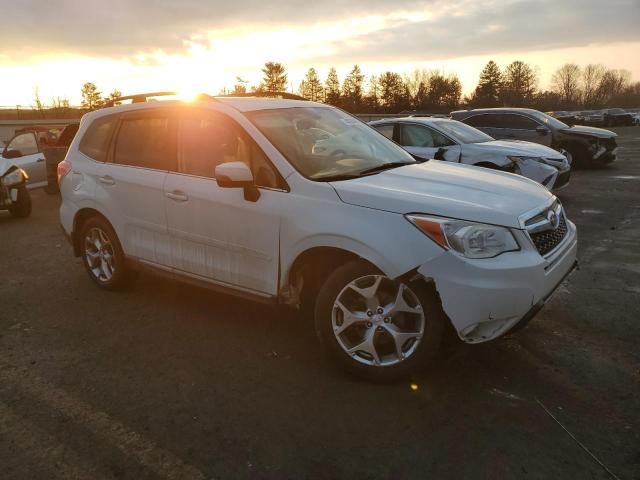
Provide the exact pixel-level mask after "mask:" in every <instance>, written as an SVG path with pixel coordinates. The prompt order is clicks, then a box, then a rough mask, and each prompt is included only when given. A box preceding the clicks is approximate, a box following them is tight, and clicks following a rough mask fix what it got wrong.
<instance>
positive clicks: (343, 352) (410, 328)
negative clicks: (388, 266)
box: [315, 260, 445, 381]
mask: <svg viewBox="0 0 640 480" xmlns="http://www.w3.org/2000/svg"><path fill="white" fill-rule="evenodd" d="M444 325H445V322H444V315H443V313H442V310H441V308H440V305H439V302H438V301H437V298H436V297H435V296H434V295H429V294H428V292H427V291H426V288H424V285H422V284H418V283H416V282H413V283H411V284H410V283H407V282H403V281H398V280H393V279H391V278H389V277H387V276H385V275H383V274H381V273H380V272H379V271H378V270H376V269H375V268H374V267H372V266H371V265H369V264H367V263H366V262H363V261H361V260H356V261H351V262H349V263H347V264H345V265H343V266H341V267H340V268H338V269H337V270H336V271H334V272H333V273H332V274H331V275H330V276H329V278H328V279H327V280H326V281H325V283H324V285H323V286H322V288H321V289H320V293H319V295H318V299H317V302H316V308H315V327H316V333H317V335H318V337H319V339H320V341H321V343H322V344H323V346H324V347H325V349H326V351H327V353H328V354H329V356H330V358H331V359H332V360H333V361H334V362H335V363H336V364H337V365H338V366H340V367H341V368H343V369H345V370H347V371H348V372H350V373H353V374H356V375H358V376H360V377H364V378H367V379H369V380H376V381H390V380H395V379H398V378H401V377H404V376H407V375H409V374H410V373H412V372H414V371H416V370H418V369H420V368H424V367H426V366H427V365H428V364H429V363H430V361H433V359H434V358H435V356H436V354H437V352H438V349H439V347H440V344H441V343H442V338H443V333H444Z"/></svg>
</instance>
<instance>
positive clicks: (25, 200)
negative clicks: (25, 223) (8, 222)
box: [9, 185, 31, 218]
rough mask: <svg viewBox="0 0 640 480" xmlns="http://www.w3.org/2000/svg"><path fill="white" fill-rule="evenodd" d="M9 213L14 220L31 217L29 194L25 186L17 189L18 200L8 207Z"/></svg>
mask: <svg viewBox="0 0 640 480" xmlns="http://www.w3.org/2000/svg"><path fill="white" fill-rule="evenodd" d="M9 213H10V214H11V216H12V217H14V218H27V217H28V216H29V215H31V194H30V193H29V190H27V187H26V186H25V185H22V186H20V187H18V200H17V201H16V202H15V203H12V204H11V205H10V206H9Z"/></svg>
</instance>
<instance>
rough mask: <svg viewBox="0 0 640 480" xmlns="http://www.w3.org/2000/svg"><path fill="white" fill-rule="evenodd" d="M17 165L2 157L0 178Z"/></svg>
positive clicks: (0, 159)
mask: <svg viewBox="0 0 640 480" xmlns="http://www.w3.org/2000/svg"><path fill="white" fill-rule="evenodd" d="M15 166H16V164H15V162H14V161H13V160H11V159H8V158H2V157H0V177H2V176H3V175H4V174H5V173H7V172H8V171H9V169H10V168H11V167H15Z"/></svg>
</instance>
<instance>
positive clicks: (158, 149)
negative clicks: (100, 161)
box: [113, 114, 176, 170]
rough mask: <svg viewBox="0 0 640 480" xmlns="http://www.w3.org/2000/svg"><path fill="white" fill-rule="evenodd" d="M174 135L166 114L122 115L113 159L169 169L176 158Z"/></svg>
mask: <svg viewBox="0 0 640 480" xmlns="http://www.w3.org/2000/svg"><path fill="white" fill-rule="evenodd" d="M174 136H175V134H174V133H173V129H172V128H171V124H170V119H169V116H168V115H161V114H158V115H157V116H154V115H145V116H140V117H139V118H136V117H130V118H123V119H122V122H121V123H120V128H119V129H118V136H117V138H116V141H115V147H114V155H113V162H114V163H118V164H120V165H129V166H132V167H140V168H151V169H154V170H168V169H169V167H170V166H171V165H173V163H174V160H175V154H176V152H175V138H174Z"/></svg>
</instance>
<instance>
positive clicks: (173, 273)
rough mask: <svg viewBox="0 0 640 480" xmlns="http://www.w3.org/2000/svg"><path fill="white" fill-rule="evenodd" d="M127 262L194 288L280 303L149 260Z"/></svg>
mask: <svg viewBox="0 0 640 480" xmlns="http://www.w3.org/2000/svg"><path fill="white" fill-rule="evenodd" d="M127 261H128V262H129V264H130V265H131V267H133V268H136V269H140V270H147V271H151V272H154V273H156V274H158V275H160V276H162V277H165V278H170V279H172V280H177V281H179V282H183V283H187V284H189V285H193V286H194V287H198V288H205V289H207V290H211V291H214V292H217V293H222V294H225V295H232V296H234V297H239V298H244V299H246V300H250V301H252V302H258V303H264V304H268V305H277V304H278V303H279V302H278V297H277V296H275V295H268V294H264V293H260V292H256V291H253V290H248V289H244V288H241V287H237V286H235V285H229V284H227V283H224V282H218V281H216V280H211V279H209V278H206V277H201V276H200V275H195V274H192V273H187V272H183V271H180V270H176V269H174V268H171V267H166V266H164V265H158V264H156V263H153V262H149V261H148V260H142V259H140V258H136V257H127Z"/></svg>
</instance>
